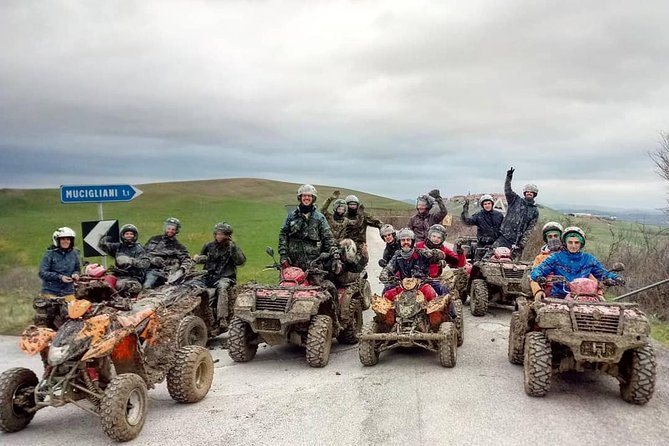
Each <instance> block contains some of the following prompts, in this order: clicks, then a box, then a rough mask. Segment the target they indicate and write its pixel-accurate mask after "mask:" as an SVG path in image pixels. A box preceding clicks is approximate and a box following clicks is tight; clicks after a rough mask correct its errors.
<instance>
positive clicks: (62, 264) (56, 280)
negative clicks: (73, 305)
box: [39, 247, 81, 297]
mask: <svg viewBox="0 0 669 446" xmlns="http://www.w3.org/2000/svg"><path fill="white" fill-rule="evenodd" d="M80 268H81V260H79V251H78V250H76V249H70V250H68V251H63V250H61V249H59V248H56V247H53V248H49V249H48V250H47V252H46V254H44V257H42V261H41V262H40V265H39V277H40V279H42V293H44V294H53V295H55V296H61V297H62V296H67V295H68V294H74V284H73V283H65V282H63V281H62V279H61V277H63V276H71V275H72V274H79V269H80Z"/></svg>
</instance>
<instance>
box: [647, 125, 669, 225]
mask: <svg viewBox="0 0 669 446" xmlns="http://www.w3.org/2000/svg"><path fill="white" fill-rule="evenodd" d="M649 155H650V158H651V159H652V160H653V162H654V163H655V171H656V172H657V174H658V175H659V176H660V177H661V178H663V179H665V180H666V181H669V133H660V147H658V148H657V149H655V151H653V152H650V153H649ZM667 202H668V203H669V200H667ZM664 212H665V213H669V207H667V208H664Z"/></svg>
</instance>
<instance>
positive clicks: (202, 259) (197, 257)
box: [193, 254, 207, 263]
mask: <svg viewBox="0 0 669 446" xmlns="http://www.w3.org/2000/svg"><path fill="white" fill-rule="evenodd" d="M193 261H194V262H195V263H204V262H206V261H207V256H205V255H203V254H197V255H194V256H193Z"/></svg>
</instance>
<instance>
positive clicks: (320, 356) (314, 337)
mask: <svg viewBox="0 0 669 446" xmlns="http://www.w3.org/2000/svg"><path fill="white" fill-rule="evenodd" d="M331 347H332V318H331V317H330V316H326V315H324V314H317V315H316V316H314V317H313V318H312V319H311V323H310V324H309V332H308V333H307V351H306V359H307V364H309V366H311V367H325V366H326V365H328V361H329V360H330V349H331Z"/></svg>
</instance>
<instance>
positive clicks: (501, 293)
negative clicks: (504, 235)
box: [467, 247, 532, 316]
mask: <svg viewBox="0 0 669 446" xmlns="http://www.w3.org/2000/svg"><path fill="white" fill-rule="evenodd" d="M531 269H532V266H531V263H530V262H525V261H516V260H512V258H511V250H510V249H509V248H505V247H499V248H495V250H494V251H493V253H492V255H491V256H490V258H489V259H487V260H481V261H479V262H475V263H474V264H473V266H472V268H471V271H470V274H469V280H468V282H467V292H468V294H469V309H470V311H471V312H472V315H474V316H485V314H486V313H487V312H488V307H489V306H495V307H501V308H508V309H513V310H515V309H516V299H517V298H518V297H519V296H525V297H527V296H529V294H530V279H529V274H530V271H531Z"/></svg>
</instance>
